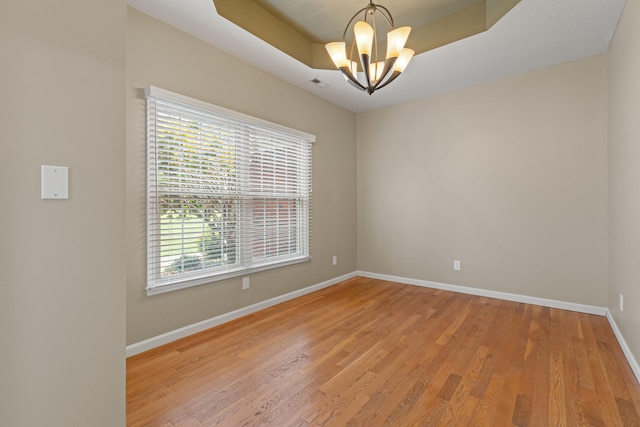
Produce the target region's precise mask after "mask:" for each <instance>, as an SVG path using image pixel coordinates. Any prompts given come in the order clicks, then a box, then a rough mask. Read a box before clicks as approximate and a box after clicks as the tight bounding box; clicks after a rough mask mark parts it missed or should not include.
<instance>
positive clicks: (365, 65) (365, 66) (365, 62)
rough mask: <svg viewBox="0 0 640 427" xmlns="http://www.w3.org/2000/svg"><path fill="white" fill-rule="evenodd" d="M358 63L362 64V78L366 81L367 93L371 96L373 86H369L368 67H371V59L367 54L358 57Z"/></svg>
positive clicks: (369, 73) (369, 72) (369, 74)
mask: <svg viewBox="0 0 640 427" xmlns="http://www.w3.org/2000/svg"><path fill="white" fill-rule="evenodd" d="M360 61H361V62H362V69H363V70H364V77H365V80H366V81H367V91H368V92H369V94H371V93H373V86H372V85H371V70H370V69H369V65H371V57H370V56H369V55H367V54H364V55H360Z"/></svg>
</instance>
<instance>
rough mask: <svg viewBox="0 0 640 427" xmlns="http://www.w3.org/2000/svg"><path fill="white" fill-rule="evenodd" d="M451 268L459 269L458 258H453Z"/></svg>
mask: <svg viewBox="0 0 640 427" xmlns="http://www.w3.org/2000/svg"><path fill="white" fill-rule="evenodd" d="M453 269H454V270H456V271H460V260H459V259H454V260H453Z"/></svg>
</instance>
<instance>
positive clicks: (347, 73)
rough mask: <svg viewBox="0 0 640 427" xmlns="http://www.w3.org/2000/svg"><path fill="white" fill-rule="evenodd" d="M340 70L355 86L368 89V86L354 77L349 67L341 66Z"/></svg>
mask: <svg viewBox="0 0 640 427" xmlns="http://www.w3.org/2000/svg"><path fill="white" fill-rule="evenodd" d="M339 70H340V71H342V74H344V76H345V77H346V78H347V81H348V82H349V83H351V84H352V85H353V86H355V87H356V88H358V89H362V90H367V88H366V87H365V86H364V85H362V83H360V82H359V81H358V79H356V78H355V77H354V75H353V74H352V73H351V70H350V69H349V67H340V68H339Z"/></svg>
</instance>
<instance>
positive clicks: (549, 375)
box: [127, 277, 640, 427]
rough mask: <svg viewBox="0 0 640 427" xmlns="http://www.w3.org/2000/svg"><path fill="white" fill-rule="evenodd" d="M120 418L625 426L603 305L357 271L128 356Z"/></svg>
mask: <svg viewBox="0 0 640 427" xmlns="http://www.w3.org/2000/svg"><path fill="white" fill-rule="evenodd" d="M127 425H128V426H130V427H132V426H172V427H176V426H182V427H189V426H191V427H193V426H216V425H217V426H232V427H235V426H278V427H280V426H341V427H342V426H366V427H376V426H382V425H391V426H403V427H404V426H440V425H451V426H467V425H475V426H490V427H495V426H503V425H504V426H508V425H515V426H548V425H561V426H565V425H566V426H572V425H577V426H579V425H585V426H587V425H588V426H635V425H640V386H639V385H638V382H637V380H636V379H635V377H634V376H633V372H632V371H631V368H630V367H629V365H628V363H627V362H626V360H625V359H624V355H623V353H622V350H621V349H620V346H619V344H618V343H617V341H616V339H615V336H614V334H613V332H612V331H611V328H610V327H609V325H608V323H607V320H606V318H604V317H600V316H593V315H587V314H583V313H575V312H570V311H562V310H557V309H550V308H547V307H539V306H533V305H527V304H522V303H516V302H508V301H501V300H497V299H491V298H487V297H476V296H472V295H465V294H456V293H453V292H448V291H444V290H437V289H429V288H422V287H416V286H411V285H404V284H399V283H394V282H389V281H383V280H376V279H369V278H360V277H356V278H353V279H350V280H347V281H345V282H343V283H341V284H338V285H335V286H332V287H330V288H327V289H323V290H321V291H318V292H315V293H312V294H309V295H305V296H303V297H300V298H298V299H295V300H292V301H288V302H285V303H282V304H280V305H277V306H274V307H270V308H268V309H266V310H263V311H261V312H258V313H253V314H251V315H249V316H245V317H243V318H241V319H237V320H234V321H232V322H228V323H225V324H223V325H220V326H218V327H215V328H211V329H209V330H206V331H203V332H201V333H198V334H195V335H192V336H189V337H186V338H184V339H182V340H178V341H176V342H173V343H170V344H167V345H165V346H162V347H159V348H156V349H153V350H150V351H148V352H146V353H142V354H140V355H136V356H133V357H131V358H129V359H128V360H127Z"/></svg>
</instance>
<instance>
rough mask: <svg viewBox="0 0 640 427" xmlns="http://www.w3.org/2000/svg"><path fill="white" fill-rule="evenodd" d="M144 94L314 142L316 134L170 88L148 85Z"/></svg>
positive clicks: (147, 96)
mask: <svg viewBox="0 0 640 427" xmlns="http://www.w3.org/2000/svg"><path fill="white" fill-rule="evenodd" d="M144 94H145V97H146V98H149V97H154V98H162V99H166V100H168V101H174V102H177V103H179V104H184V105H187V106H190V107H195V108H199V109H201V110H204V111H209V112H211V113H215V114H220V115H223V116H226V117H229V118H232V119H235V120H240V121H243V122H250V123H251V124H254V125H259V126H264V127H267V128H269V129H273V130H276V131H279V132H284V133H289V134H293V135H296V136H298V137H300V138H302V139H305V140H307V141H308V142H311V143H313V142H316V136H315V135H312V134H310V133H307V132H303V131H301V130H298V129H293V128H290V127H287V126H284V125H281V124H278V123H274V122H270V121H268V120H264V119H260V118H258V117H253V116H250V115H248V114H244V113H240V112H238V111H233V110H229V109H228V108H224V107H220V106H219V105H215V104H210V103H208V102H206V101H202V100H200V99H196V98H191V97H189V96H186V95H182V94H180V93H176V92H171V91H170V90H166V89H162V88H159V87H156V86H148V87H147V88H145V90H144Z"/></svg>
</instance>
